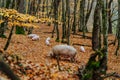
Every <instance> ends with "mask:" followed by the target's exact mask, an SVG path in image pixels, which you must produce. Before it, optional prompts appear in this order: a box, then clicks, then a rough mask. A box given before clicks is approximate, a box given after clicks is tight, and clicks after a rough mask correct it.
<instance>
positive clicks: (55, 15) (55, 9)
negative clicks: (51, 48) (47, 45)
mask: <svg viewBox="0 0 120 80" xmlns="http://www.w3.org/2000/svg"><path fill="white" fill-rule="evenodd" d="M59 3H60V0H54V18H55V21H54V27H55V29H56V34H57V38H56V41H57V42H59V29H58V6H59Z"/></svg>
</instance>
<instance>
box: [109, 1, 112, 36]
mask: <svg viewBox="0 0 120 80" xmlns="http://www.w3.org/2000/svg"><path fill="white" fill-rule="evenodd" d="M112 2H113V0H110V1H109V3H108V9H109V11H108V24H109V27H108V33H110V34H111V33H112V22H111V3H112Z"/></svg>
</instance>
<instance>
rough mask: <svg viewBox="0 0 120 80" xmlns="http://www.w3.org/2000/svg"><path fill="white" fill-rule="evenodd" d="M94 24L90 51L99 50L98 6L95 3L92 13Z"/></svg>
mask: <svg viewBox="0 0 120 80" xmlns="http://www.w3.org/2000/svg"><path fill="white" fill-rule="evenodd" d="M94 13H95V14H94V23H93V32H92V49H93V50H98V49H99V36H100V34H99V33H100V5H99V3H98V2H97V5H96V8H95V12H94Z"/></svg>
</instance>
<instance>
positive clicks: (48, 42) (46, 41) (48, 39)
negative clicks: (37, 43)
mask: <svg viewBox="0 0 120 80" xmlns="http://www.w3.org/2000/svg"><path fill="white" fill-rule="evenodd" d="M45 44H46V45H47V46H49V45H50V37H48V38H47V39H46V40H45Z"/></svg>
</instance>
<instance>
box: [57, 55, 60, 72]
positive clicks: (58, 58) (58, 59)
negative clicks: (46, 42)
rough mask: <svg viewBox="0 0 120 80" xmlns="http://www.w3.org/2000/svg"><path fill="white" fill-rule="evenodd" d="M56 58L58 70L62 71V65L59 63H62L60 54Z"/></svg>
mask: <svg viewBox="0 0 120 80" xmlns="http://www.w3.org/2000/svg"><path fill="white" fill-rule="evenodd" d="M56 58H57V65H58V69H59V71H61V69H60V63H59V61H60V57H59V55H58V54H57V55H56Z"/></svg>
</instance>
